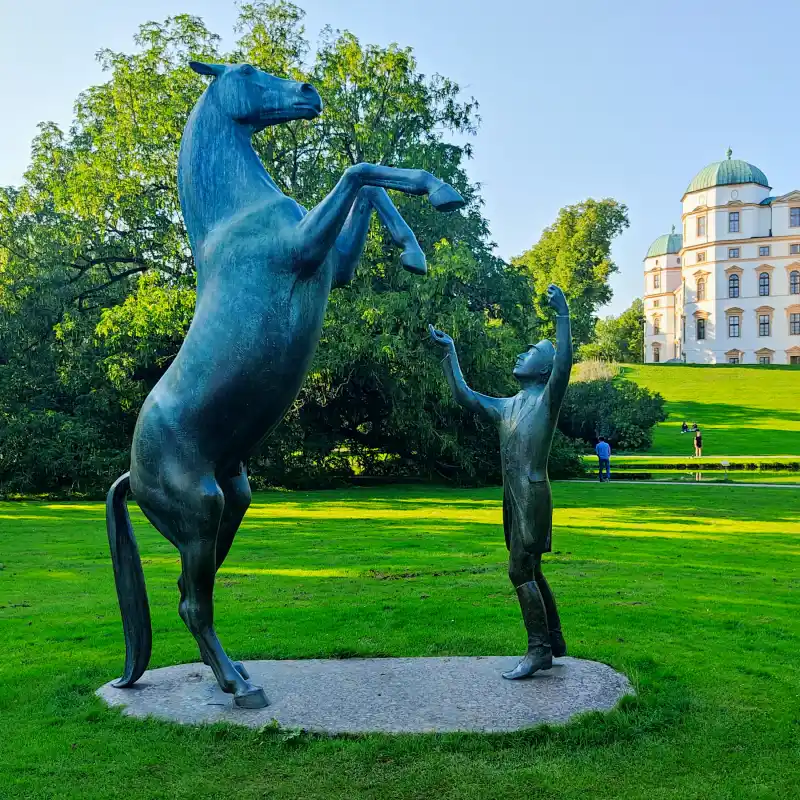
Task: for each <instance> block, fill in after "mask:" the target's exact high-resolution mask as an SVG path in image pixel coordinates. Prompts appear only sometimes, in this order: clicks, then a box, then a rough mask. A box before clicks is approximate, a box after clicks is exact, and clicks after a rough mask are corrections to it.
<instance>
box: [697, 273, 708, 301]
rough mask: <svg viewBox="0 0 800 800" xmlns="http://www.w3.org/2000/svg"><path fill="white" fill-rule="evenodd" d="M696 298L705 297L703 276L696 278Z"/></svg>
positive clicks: (702, 298)
mask: <svg viewBox="0 0 800 800" xmlns="http://www.w3.org/2000/svg"><path fill="white" fill-rule="evenodd" d="M697 299H698V300H705V299H706V281H705V278H698V279H697Z"/></svg>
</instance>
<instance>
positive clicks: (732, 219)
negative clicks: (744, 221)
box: [728, 209, 800, 233]
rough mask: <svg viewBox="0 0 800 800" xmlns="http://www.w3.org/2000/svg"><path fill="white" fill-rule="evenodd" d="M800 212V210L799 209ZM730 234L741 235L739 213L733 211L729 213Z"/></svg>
mask: <svg viewBox="0 0 800 800" xmlns="http://www.w3.org/2000/svg"><path fill="white" fill-rule="evenodd" d="M798 211H800V209H798ZM798 224H800V223H798ZM728 233H739V212H738V211H731V212H729V213H728Z"/></svg>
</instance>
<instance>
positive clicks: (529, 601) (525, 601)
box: [503, 581, 553, 681]
mask: <svg viewBox="0 0 800 800" xmlns="http://www.w3.org/2000/svg"><path fill="white" fill-rule="evenodd" d="M517 597H518V598H519V606H520V608H521V609H522V620H523V622H524V623H525V630H527V631H528V652H527V653H526V654H525V656H524V658H523V659H522V661H520V662H519V664H517V666H516V667H514V669H512V670H511V671H510V672H504V673H503V677H504V678H506V679H507V680H510V681H513V680H518V679H519V678H530V676H531V675H533V673H534V672H538V671H539V670H540V669H550V668H551V667H552V666H553V655H552V650H551V648H550V635H549V632H548V630H547V611H546V610H545V607H544V601H543V600H542V595H541V593H540V592H539V587H538V586H537V585H536V581H528V583H523V584H522V586H517Z"/></svg>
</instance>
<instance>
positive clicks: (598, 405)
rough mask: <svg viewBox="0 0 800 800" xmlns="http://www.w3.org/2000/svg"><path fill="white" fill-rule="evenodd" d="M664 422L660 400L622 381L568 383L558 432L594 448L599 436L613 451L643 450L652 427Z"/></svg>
mask: <svg viewBox="0 0 800 800" xmlns="http://www.w3.org/2000/svg"><path fill="white" fill-rule="evenodd" d="M666 418H667V415H666V413H665V411H664V398H663V397H661V395H660V394H656V393H653V392H650V391H648V390H647V389H644V388H642V387H640V386H638V385H637V384H635V383H633V382H632V381H628V380H625V379H623V378H617V379H615V380H609V379H607V378H605V379H599V380H588V381H577V382H575V383H571V384H570V386H569V389H568V390H567V396H566V398H565V399H564V406H563V408H562V410H561V418H560V421H559V428H560V429H561V430H562V431H563V432H564V433H565V434H566V435H567V436H569V437H571V438H573V439H582V440H583V441H585V442H587V443H588V444H594V443H595V442H596V441H597V438H598V437H599V436H605V438H606V440H607V441H608V442H609V444H611V446H612V447H613V448H615V449H619V450H646V449H647V448H648V447H650V445H651V444H652V441H653V428H654V427H655V425H656V423H658V422H663V421H664V420H665V419H666Z"/></svg>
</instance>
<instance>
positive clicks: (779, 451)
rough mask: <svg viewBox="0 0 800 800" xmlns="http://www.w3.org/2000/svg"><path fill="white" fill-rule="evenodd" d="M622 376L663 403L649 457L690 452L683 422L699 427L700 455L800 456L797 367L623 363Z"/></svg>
mask: <svg viewBox="0 0 800 800" xmlns="http://www.w3.org/2000/svg"><path fill="white" fill-rule="evenodd" d="M623 369H624V375H625V377H626V378H630V379H631V380H634V381H636V382H637V383H638V384H640V385H641V386H645V387H647V388H648V389H651V390H653V391H656V392H660V393H661V395H663V397H664V399H665V400H666V401H667V405H666V410H667V412H668V413H669V418H668V420H667V421H666V422H664V423H661V424H660V425H659V426H658V427H657V428H656V431H655V437H654V440H653V446H652V448H651V449H650V450H649V451H648V452H649V454H653V455H684V456H688V455H691V454H692V453H693V452H694V445H693V439H692V436H691V435H690V434H681V433H680V428H681V423H682V422H683V421H684V420H685V421H686V422H687V423H688V424H689V425H691V424H692V423H693V422H696V423H697V424H698V425H699V426H700V428H701V430H702V431H703V455H704V456H714V457H716V456H739V455H758V456H766V455H774V456H780V455H782V456H786V455H794V456H797V455H800V369H797V368H796V367H780V366H773V367H758V366H753V367H744V366H738V367H734V366H728V365H720V366H701V365H692V364H662V365H660V366H652V365H650V366H643V365H629V364H628V365H625V367H624V368H623Z"/></svg>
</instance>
